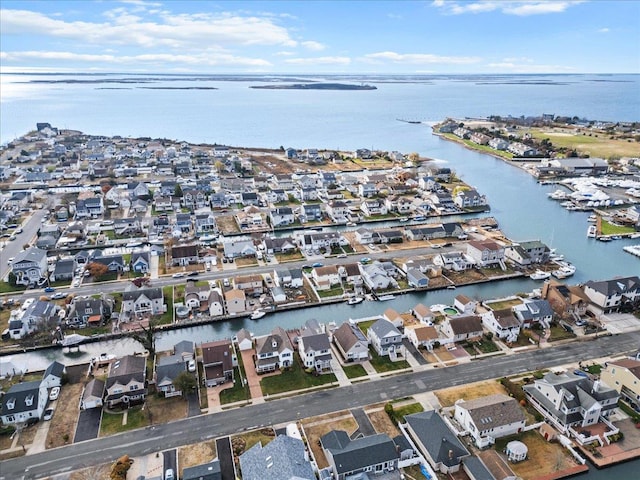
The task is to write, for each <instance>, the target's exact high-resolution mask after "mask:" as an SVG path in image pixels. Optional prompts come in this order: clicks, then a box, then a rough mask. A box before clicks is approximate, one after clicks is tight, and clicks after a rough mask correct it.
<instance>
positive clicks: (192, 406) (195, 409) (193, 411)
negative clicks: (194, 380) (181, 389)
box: [187, 392, 200, 417]
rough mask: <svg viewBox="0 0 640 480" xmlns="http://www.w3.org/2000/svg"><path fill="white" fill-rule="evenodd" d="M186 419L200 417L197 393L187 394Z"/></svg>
mask: <svg viewBox="0 0 640 480" xmlns="http://www.w3.org/2000/svg"><path fill="white" fill-rule="evenodd" d="M187 402H189V403H188V407H187V417H195V416H196V415H200V399H199V398H198V393H197V392H191V393H188V394H187Z"/></svg>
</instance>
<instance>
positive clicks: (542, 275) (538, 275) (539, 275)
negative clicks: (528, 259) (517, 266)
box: [529, 270, 551, 280]
mask: <svg viewBox="0 0 640 480" xmlns="http://www.w3.org/2000/svg"><path fill="white" fill-rule="evenodd" d="M549 277H551V272H545V271H544V270H536V271H535V272H534V273H532V274H531V275H529V278H530V279H531V280H546V279H547V278H549Z"/></svg>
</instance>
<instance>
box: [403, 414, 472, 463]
mask: <svg viewBox="0 0 640 480" xmlns="http://www.w3.org/2000/svg"><path fill="white" fill-rule="evenodd" d="M404 418H405V420H406V422H407V423H408V424H409V426H410V427H411V429H412V430H413V432H414V433H415V434H416V436H417V437H418V439H419V440H420V443H421V444H422V445H424V447H425V448H426V449H427V451H428V453H429V456H430V457H431V458H432V459H433V460H434V461H435V462H437V463H443V464H445V465H447V466H448V467H451V466H454V465H459V464H460V461H461V460H460V459H461V458H462V457H466V456H468V455H469V451H468V450H467V449H466V448H465V446H464V445H463V444H462V443H461V442H460V440H458V437H456V436H455V434H454V433H453V432H452V431H451V430H450V429H449V427H448V426H447V424H446V423H445V422H444V420H442V418H441V417H440V415H438V413H436V411H435V410H430V411H427V412H421V413H414V414H412V415H407V416H406V417H404Z"/></svg>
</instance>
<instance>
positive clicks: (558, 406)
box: [555, 387, 564, 410]
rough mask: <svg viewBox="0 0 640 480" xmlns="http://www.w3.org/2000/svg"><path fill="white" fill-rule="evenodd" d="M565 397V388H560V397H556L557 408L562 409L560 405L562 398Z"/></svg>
mask: <svg viewBox="0 0 640 480" xmlns="http://www.w3.org/2000/svg"><path fill="white" fill-rule="evenodd" d="M563 398H564V388H562V387H561V388H560V389H559V390H558V398H557V399H556V404H555V407H556V410H560V407H561V406H562V399H563Z"/></svg>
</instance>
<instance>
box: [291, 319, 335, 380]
mask: <svg viewBox="0 0 640 480" xmlns="http://www.w3.org/2000/svg"><path fill="white" fill-rule="evenodd" d="M309 323H310V322H307V323H306V324H305V327H304V328H303V329H302V331H301V332H300V336H299V337H298V354H299V355H300V359H301V360H302V364H303V365H304V367H305V368H307V369H313V370H315V371H316V372H318V373H326V372H331V371H332V368H331V360H332V356H331V344H330V343H329V337H328V336H327V334H326V333H325V332H324V331H322V330H321V329H318V328H311V326H310V325H309Z"/></svg>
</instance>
